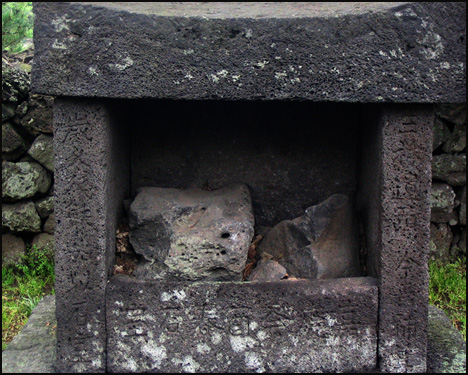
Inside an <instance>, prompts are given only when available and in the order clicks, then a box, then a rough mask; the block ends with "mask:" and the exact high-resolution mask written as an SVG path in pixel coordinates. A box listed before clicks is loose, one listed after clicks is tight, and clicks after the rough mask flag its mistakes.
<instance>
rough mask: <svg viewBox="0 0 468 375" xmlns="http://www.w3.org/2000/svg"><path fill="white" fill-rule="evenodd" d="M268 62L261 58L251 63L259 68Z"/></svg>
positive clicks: (262, 67)
mask: <svg viewBox="0 0 468 375" xmlns="http://www.w3.org/2000/svg"><path fill="white" fill-rule="evenodd" d="M269 63H270V62H269V61H267V60H263V61H258V62H256V63H254V64H252V65H254V66H256V67H257V68H260V69H264V68H265V66H267V64H269Z"/></svg>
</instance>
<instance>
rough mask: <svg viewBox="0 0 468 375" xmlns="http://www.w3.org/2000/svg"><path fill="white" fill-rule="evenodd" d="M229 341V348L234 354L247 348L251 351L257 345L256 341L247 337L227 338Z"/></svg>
mask: <svg viewBox="0 0 468 375" xmlns="http://www.w3.org/2000/svg"><path fill="white" fill-rule="evenodd" d="M229 339H230V342H231V348H232V350H234V351H235V352H236V353H241V352H243V351H245V350H246V349H247V348H249V349H252V348H253V347H254V346H255V345H256V344H257V340H255V339H253V338H252V337H249V336H229Z"/></svg>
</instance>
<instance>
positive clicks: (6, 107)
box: [2, 103, 15, 124]
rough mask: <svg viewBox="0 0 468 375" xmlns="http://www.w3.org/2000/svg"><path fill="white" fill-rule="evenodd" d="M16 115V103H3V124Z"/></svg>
mask: <svg viewBox="0 0 468 375" xmlns="http://www.w3.org/2000/svg"><path fill="white" fill-rule="evenodd" d="M14 115H15V104H14V103H2V124H3V123H4V122H5V121H8V120H9V119H11V118H12V117H13V116H14Z"/></svg>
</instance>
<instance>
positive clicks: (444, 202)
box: [431, 182, 455, 223]
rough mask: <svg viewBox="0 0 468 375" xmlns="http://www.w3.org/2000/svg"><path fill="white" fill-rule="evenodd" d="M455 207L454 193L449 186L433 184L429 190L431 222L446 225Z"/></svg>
mask: <svg viewBox="0 0 468 375" xmlns="http://www.w3.org/2000/svg"><path fill="white" fill-rule="evenodd" d="M454 207H455V192H454V191H453V189H452V187H451V186H450V185H447V184H444V183H437V182H435V183H433V184H432V189H431V221H432V222H436V223H447V222H448V221H449V220H450V218H451V217H452V213H453V208H454Z"/></svg>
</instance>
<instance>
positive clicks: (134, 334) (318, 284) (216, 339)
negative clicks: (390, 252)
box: [107, 276, 377, 373]
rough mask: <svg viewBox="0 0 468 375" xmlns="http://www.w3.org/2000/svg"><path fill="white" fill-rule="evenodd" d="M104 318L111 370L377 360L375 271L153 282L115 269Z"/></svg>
mask: <svg viewBox="0 0 468 375" xmlns="http://www.w3.org/2000/svg"><path fill="white" fill-rule="evenodd" d="M272 301H274V302H272ZM107 321H108V327H109V331H108V337H109V342H108V346H107V348H108V368H107V371H109V372H159V371H162V372H221V373H223V372H239V373H241V372H246V371H247V372H259V371H263V372H265V371H266V372H314V371H324V372H327V371H330V372H335V371H342V372H346V371H364V370H374V369H375V368H376V366H377V362H376V359H377V358H376V350H377V346H376V345H377V286H376V284H375V280H374V279H372V278H349V279H348V278H345V279H335V280H320V281H318V280H316V281H308V280H297V281H287V280H284V281H279V282H270V283H261V282H258V283H254V282H252V283H246V282H244V283H234V282H218V283H204V282H199V283H164V282H154V283H151V284H149V283H144V282H141V281H138V280H135V279H133V278H129V277H126V276H123V277H113V278H112V279H111V280H110V282H109V287H108V289H107ZM330 328H331V329H330Z"/></svg>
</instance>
